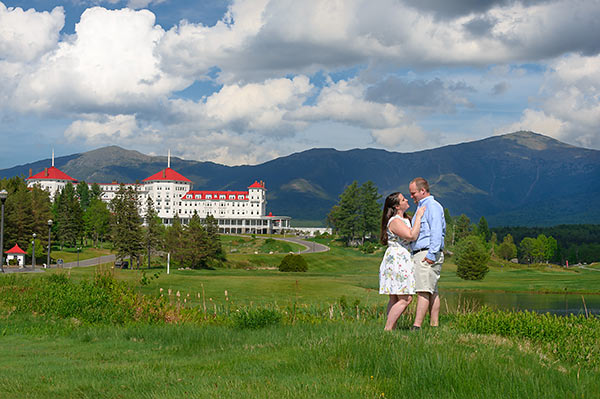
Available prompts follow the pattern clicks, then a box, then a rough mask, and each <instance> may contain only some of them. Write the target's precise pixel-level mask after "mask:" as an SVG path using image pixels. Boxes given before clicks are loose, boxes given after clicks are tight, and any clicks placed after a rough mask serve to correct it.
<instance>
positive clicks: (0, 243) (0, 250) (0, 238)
mask: <svg viewBox="0 0 600 399" xmlns="http://www.w3.org/2000/svg"><path fill="white" fill-rule="evenodd" d="M6 197H8V193H7V192H6V190H2V191H0V201H2V221H1V222H0V270H1V271H2V273H4V202H5V201H6Z"/></svg>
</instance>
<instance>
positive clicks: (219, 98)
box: [0, 0, 600, 168]
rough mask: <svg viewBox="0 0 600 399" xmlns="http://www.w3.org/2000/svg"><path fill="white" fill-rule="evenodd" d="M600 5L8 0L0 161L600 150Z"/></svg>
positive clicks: (3, 23) (527, 0)
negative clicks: (131, 155)
mask: <svg viewBox="0 0 600 399" xmlns="http://www.w3.org/2000/svg"><path fill="white" fill-rule="evenodd" d="M599 17H600V1H598V0H586V1H578V0H553V1H543V0H522V1H517V0H485V1H483V0H482V1H476V2H473V1H472V0H457V1H452V2H449V1H446V0H401V1H398V0H378V1H375V2H373V1H372V0H371V1H368V0H344V1H333V0H319V1H316V0H314V1H313V0H304V1H293V0H277V1H269V0H246V1H225V0H203V1H191V0H177V1H174V0H95V1H91V0H64V1H62V2H60V1H42V0H31V1H16V0H15V1H9V0H0V137H1V139H2V146H0V168H7V167H11V166H14V165H17V164H22V163H27V162H31V161H36V160H39V159H43V158H48V157H49V156H50V154H51V151H52V148H54V150H55V153H56V154H57V156H61V155H68V154H73V153H78V152H84V151H87V150H91V149H94V148H99V147H103V146H106V145H119V146H121V147H124V148H128V149H135V150H138V151H141V152H143V153H146V154H163V155H164V154H165V153H166V152H167V149H171V151H172V153H173V155H175V156H179V157H182V158H186V159H195V160H200V161H214V162H218V163H223V164H228V165H238V164H257V163H261V162H265V161H268V160H270V159H273V158H275V157H279V156H284V155H288V154H291V153H294V152H298V151H303V150H306V149H309V148H315V147H332V148H337V149H340V150H346V149H351V148H367V147H372V148H383V149H387V150H389V151H400V152H411V151H417V150H422V149H427V148H434V147H438V146H442V145H446V144H455V143H458V142H463V141H471V140H477V139H482V138H485V137H489V136H492V135H497V134H504V133H511V132H514V131H517V130H532V131H536V132H538V133H542V134H545V135H547V136H551V137H554V138H556V139H558V140H561V141H563V142H566V143H569V144H572V145H576V146H582V147H587V148H594V149H600V133H599V129H598V126H600V56H599V50H600V42H599V41H598V40H597V38H598V37H600V27H599V24H597V21H598V19H599Z"/></svg>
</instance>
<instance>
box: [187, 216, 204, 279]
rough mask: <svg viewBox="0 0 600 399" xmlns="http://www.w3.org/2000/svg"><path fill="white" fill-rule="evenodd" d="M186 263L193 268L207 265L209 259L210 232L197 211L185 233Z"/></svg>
mask: <svg viewBox="0 0 600 399" xmlns="http://www.w3.org/2000/svg"><path fill="white" fill-rule="evenodd" d="M183 247H184V254H185V255H184V259H185V261H184V262H185V264H186V265H187V266H189V267H191V268H192V269H199V268H204V267H206V265H207V263H208V259H209V245H208V234H207V232H206V229H205V228H204V226H203V225H202V222H201V221H200V217H199V216H198V214H197V213H196V212H194V214H193V215H192V218H191V219H190V223H189V224H188V226H187V228H186V229H185V233H184V245H183Z"/></svg>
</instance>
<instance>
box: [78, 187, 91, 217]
mask: <svg viewBox="0 0 600 399" xmlns="http://www.w3.org/2000/svg"><path fill="white" fill-rule="evenodd" d="M77 196H78V197H79V206H81V209H82V210H83V211H84V212H85V210H86V209H87V208H88V206H90V199H91V193H90V188H89V186H88V184H87V183H86V182H85V181H83V180H82V181H80V182H79V184H77Z"/></svg>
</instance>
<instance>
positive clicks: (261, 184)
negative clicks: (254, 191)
mask: <svg viewBox="0 0 600 399" xmlns="http://www.w3.org/2000/svg"><path fill="white" fill-rule="evenodd" d="M248 188H265V182H263V181H261V182H260V183H259V182H257V181H256V180H254V183H252V185H251V186H249V187H248Z"/></svg>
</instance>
